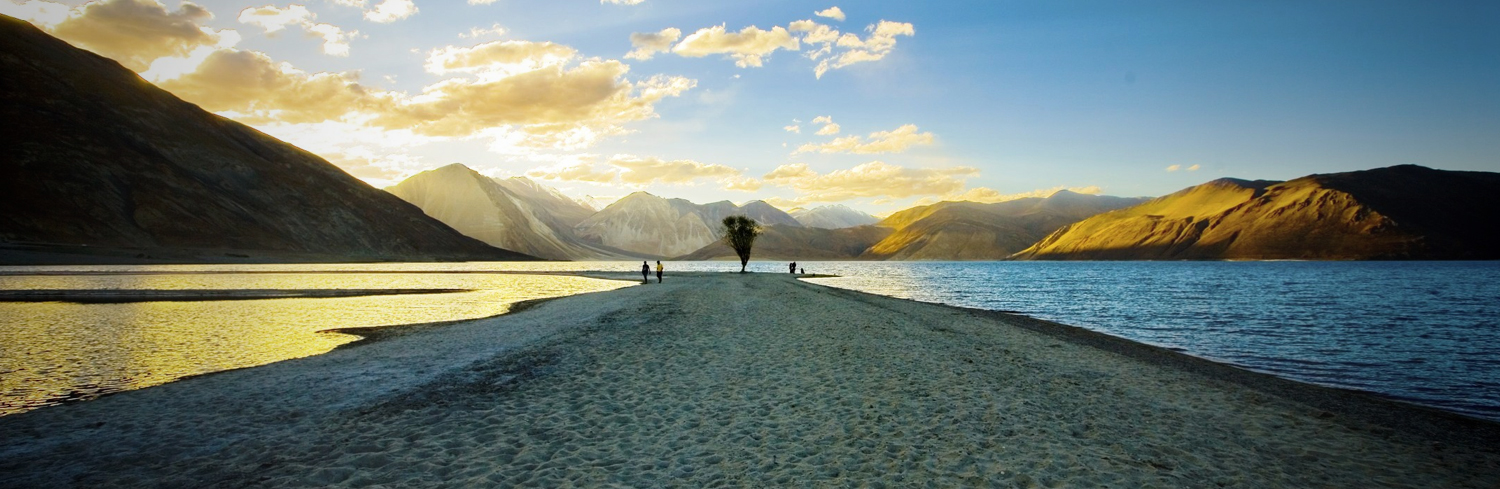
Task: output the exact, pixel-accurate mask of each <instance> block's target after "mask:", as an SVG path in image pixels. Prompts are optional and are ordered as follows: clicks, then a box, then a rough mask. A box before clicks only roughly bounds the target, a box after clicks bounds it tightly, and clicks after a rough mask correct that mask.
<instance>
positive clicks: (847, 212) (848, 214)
mask: <svg viewBox="0 0 1500 489" xmlns="http://www.w3.org/2000/svg"><path fill="white" fill-rule="evenodd" d="M789 214H791V215H792V218H794V219H796V220H797V222H799V223H802V225H803V226H807V227H810V228H823V229H839V228H852V227H854V226H865V225H869V224H875V223H877V222H880V219H879V218H877V217H875V216H872V215H869V214H865V213H863V212H860V211H857V210H854V209H850V208H848V207H846V206H844V205H825V206H820V207H814V208H812V209H802V208H797V209H792V210H791V212H789Z"/></svg>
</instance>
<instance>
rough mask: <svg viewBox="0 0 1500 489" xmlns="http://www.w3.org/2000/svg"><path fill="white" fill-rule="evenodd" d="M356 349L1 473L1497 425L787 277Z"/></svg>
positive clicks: (64, 444) (690, 283) (1301, 435)
mask: <svg viewBox="0 0 1500 489" xmlns="http://www.w3.org/2000/svg"><path fill="white" fill-rule="evenodd" d="M628 277H629V275H621V276H620V278H628ZM356 345H358V346H353V347H347V348H341V349H339V350H336V351H334V352H332V353H329V354H326V355H321V356H317V357H309V358H302V359H297V360H290V361H286V362H281V363H277V364H273V365H268V366H265V367H258V368H253V369H246V370H237V371H231V372H225V373H221V374H215V375H208V376H204V377H198V378H193V379H189V380H186V381H182V382H177V383H172V384H167V385H163V386H159V387H153V388H150V389H145V390H140V391H132V392H127V393H124V394H119V395H114V396H109V397H106V398H103V399H99V400H96V401H91V402H86V403H80V404H74V405H67V406H60V407H55V408H48V409H42V410H38V411H34V412H30V413H25V414H21V415H16V416H8V417H4V418H0V486H5V487H65V486H80V487H83V486H86V487H96V486H128V487H137V486H152V487H203V486H230V487H242V486H251V487H314V486H316V487H322V486H330V485H334V486H370V485H385V486H441V485H446V486H497V487H503V486H522V485H524V486H539V487H600V486H615V487H740V486H751V487H768V486H807V487H960V486H998V487H1476V488H1493V487H1500V429H1497V428H1496V425H1495V424H1494V423H1488V422H1479V421H1474V420H1469V419H1467V418H1461V417H1457V416H1451V415H1446V414H1443V413H1437V412H1433V411H1430V410H1426V409H1421V408H1415V407H1408V406H1405V405H1401V404H1396V403H1390V402H1385V401H1381V400H1378V399H1373V398H1370V397H1369V396H1363V395H1356V394H1349V393H1345V392H1342V391H1335V390H1332V389H1323V388H1318V387H1312V386H1305V385H1301V384H1295V383H1291V382H1285V381H1280V380H1277V379H1273V378H1269V377H1266V376H1261V375H1256V374H1250V373H1246V372H1243V371H1239V370H1236V369H1231V368H1226V367H1223V366H1220V365H1217V364H1212V363H1209V362H1203V361H1199V360H1195V359H1191V358H1188V357H1184V356H1181V355H1176V354H1173V353H1171V352H1167V351H1164V350H1160V349H1155V348H1151V347H1145V346H1141V345H1137V344H1134V343H1129V342H1124V341H1119V340H1114V339H1110V338H1107V337H1102V336H1100V335H1095V334H1092V333H1088V332H1084V331H1079V330H1076V329H1073V328H1068V327H1065V326H1060V325H1056V324H1052V323H1045V322H1041V321H1036V320H1031V319H1027V318H1022V317H1017V316H1010V315H1005V314H1000V313H989V312H983V311H971V310H965V309H958V308H952V307H946V306H939V305H931V304H921V303H916V302H911V301H904V300H898V299H890V298H885V297H878V296H871V295H867V294H861V293H857V292H851V291H844V290H837V289H830V288H825V287H821V286H817V285H813V284H808V283H803V282H799V281H796V280H793V279H792V278H790V277H789V276H785V275H768V274H750V275H738V274H695V275H691V276H682V275H669V276H668V280H667V282H666V283H665V284H659V285H658V284H651V285H646V286H640V287H631V288H626V289H621V290H617V291H611V292H604V293H597V294H586V295H580V296H573V297H568V298H563V299H558V300H553V301H548V302H544V303H540V304H536V305H534V306H532V307H529V308H527V309H526V310H524V311H522V312H517V313H515V314H511V315H506V316H501V317H498V318H491V319H486V320H479V321H470V322H463V323H458V324H453V325H448V326H444V327H434V328H413V329H411V330H409V331H406V332H403V333H402V334H391V335H385V336H384V337H383V339H382V340H380V341H371V342H362V344H356Z"/></svg>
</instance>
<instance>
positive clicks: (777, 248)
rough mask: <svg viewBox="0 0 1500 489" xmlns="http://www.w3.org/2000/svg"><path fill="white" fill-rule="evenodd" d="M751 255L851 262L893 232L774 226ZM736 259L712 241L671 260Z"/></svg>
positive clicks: (725, 247) (872, 228)
mask: <svg viewBox="0 0 1500 489" xmlns="http://www.w3.org/2000/svg"><path fill="white" fill-rule="evenodd" d="M763 232H764V234H761V236H760V237H759V238H756V240H755V246H754V247H753V248H752V249H751V255H752V257H753V258H755V259H762V260H786V261H795V260H853V259H857V258H859V256H860V254H862V253H864V252H865V250H867V249H869V248H870V246H871V245H874V244H875V243H877V242H879V241H880V240H881V239H884V238H885V237H886V236H889V235H890V234H891V233H892V232H894V231H893V230H892V229H890V228H883V227H879V226H856V227H850V228H841V229H823V228H810V227H801V226H787V225H775V226H768V227H766V228H764V229H763ZM727 259H736V260H737V259H739V256H738V255H736V254H735V253H734V250H733V249H730V248H729V246H728V245H726V244H724V242H723V241H715V242H713V243H709V244H708V245H707V246H704V247H702V248H699V249H698V250H697V251H694V252H692V253H689V254H687V255H684V256H680V257H677V258H674V260H684V261H686V260H727Z"/></svg>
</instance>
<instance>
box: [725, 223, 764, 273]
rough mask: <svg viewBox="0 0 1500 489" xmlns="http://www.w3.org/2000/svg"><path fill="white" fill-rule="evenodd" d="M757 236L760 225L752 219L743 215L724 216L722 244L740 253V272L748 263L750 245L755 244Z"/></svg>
mask: <svg viewBox="0 0 1500 489" xmlns="http://www.w3.org/2000/svg"><path fill="white" fill-rule="evenodd" d="M757 236H760V225H759V224H756V223H755V220H754V219H751V218H748V217H745V216H729V217H726V218H724V244H727V245H729V247H730V248H734V253H735V254H737V255H740V273H745V265H746V264H748V263H750V246H751V245H754V244H755V238H756V237H757Z"/></svg>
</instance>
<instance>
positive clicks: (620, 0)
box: [599, 0, 646, 5]
mask: <svg viewBox="0 0 1500 489" xmlns="http://www.w3.org/2000/svg"><path fill="white" fill-rule="evenodd" d="M644 1H646V0H599V4H600V5H603V4H606V3H613V4H615V5H640V4H641V2H644Z"/></svg>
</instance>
